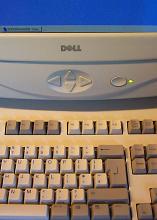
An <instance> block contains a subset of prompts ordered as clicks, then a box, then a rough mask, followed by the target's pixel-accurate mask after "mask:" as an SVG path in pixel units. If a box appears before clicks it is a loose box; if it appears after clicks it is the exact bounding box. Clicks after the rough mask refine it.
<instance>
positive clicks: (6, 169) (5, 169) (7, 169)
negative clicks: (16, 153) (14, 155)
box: [1, 159, 15, 173]
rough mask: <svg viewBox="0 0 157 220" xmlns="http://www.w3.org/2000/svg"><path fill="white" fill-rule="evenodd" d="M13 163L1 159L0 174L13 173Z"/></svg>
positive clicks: (9, 160)
mask: <svg viewBox="0 0 157 220" xmlns="http://www.w3.org/2000/svg"><path fill="white" fill-rule="evenodd" d="M14 165H15V163H14V161H13V160H12V159H3V160H2V164H1V173H14Z"/></svg>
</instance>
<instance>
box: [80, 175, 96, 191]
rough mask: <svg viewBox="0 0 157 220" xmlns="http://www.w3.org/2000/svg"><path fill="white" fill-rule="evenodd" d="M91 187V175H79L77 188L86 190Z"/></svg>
mask: <svg viewBox="0 0 157 220" xmlns="http://www.w3.org/2000/svg"><path fill="white" fill-rule="evenodd" d="M92 187H93V180H92V176H91V174H81V175H80V176H79V188H81V189H88V188H92Z"/></svg>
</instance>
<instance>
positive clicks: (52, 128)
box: [47, 120, 60, 135]
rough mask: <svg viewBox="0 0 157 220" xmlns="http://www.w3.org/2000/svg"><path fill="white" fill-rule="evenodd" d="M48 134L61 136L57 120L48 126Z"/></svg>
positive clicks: (51, 121) (50, 122)
mask: <svg viewBox="0 0 157 220" xmlns="http://www.w3.org/2000/svg"><path fill="white" fill-rule="evenodd" d="M47 134H54V135H57V134H60V122H59V121H55V120H50V121H49V122H48V125H47Z"/></svg>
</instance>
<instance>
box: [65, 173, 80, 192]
mask: <svg viewBox="0 0 157 220" xmlns="http://www.w3.org/2000/svg"><path fill="white" fill-rule="evenodd" d="M64 188H65V189H75V188H77V178H76V174H74V173H71V174H65V175H64Z"/></svg>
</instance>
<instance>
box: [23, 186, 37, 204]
mask: <svg viewBox="0 0 157 220" xmlns="http://www.w3.org/2000/svg"><path fill="white" fill-rule="evenodd" d="M38 199H39V194H38V190H37V189H33V188H32V189H26V190H25V196H24V203H25V204H37V203H38Z"/></svg>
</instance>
